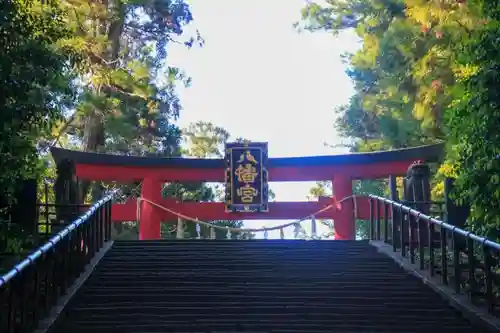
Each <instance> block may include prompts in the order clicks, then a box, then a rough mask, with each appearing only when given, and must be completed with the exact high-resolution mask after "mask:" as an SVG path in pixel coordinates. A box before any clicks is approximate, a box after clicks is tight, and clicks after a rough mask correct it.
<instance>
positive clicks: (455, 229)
mask: <svg viewBox="0 0 500 333" xmlns="http://www.w3.org/2000/svg"><path fill="white" fill-rule="evenodd" d="M369 197H370V198H373V199H376V200H379V201H382V202H384V203H387V204H390V205H392V206H395V207H397V208H398V209H400V210H402V211H404V212H406V213H408V214H410V215H412V216H414V217H415V218H417V219H424V220H426V221H429V222H431V223H433V224H435V225H438V226H440V227H441V228H445V229H447V230H450V231H451V232H453V233H457V234H459V235H461V236H464V237H466V238H470V239H472V240H474V241H476V242H479V243H482V244H483V245H487V246H489V247H492V248H494V249H495V250H498V251H500V244H499V243H496V242H494V241H491V240H489V239H487V238H485V237H481V236H478V235H476V234H474V233H472V232H470V231H466V230H463V229H460V228H458V227H456V226H454V225H451V224H449V223H446V222H444V221H440V220H438V219H436V218H434V217H431V216H429V215H426V214H423V213H421V212H419V211H418V210H416V209H414V208H410V207H408V206H405V205H403V204H402V203H399V202H396V201H394V200H391V199H387V198H384V197H379V196H377V195H372V194H370V195H369Z"/></svg>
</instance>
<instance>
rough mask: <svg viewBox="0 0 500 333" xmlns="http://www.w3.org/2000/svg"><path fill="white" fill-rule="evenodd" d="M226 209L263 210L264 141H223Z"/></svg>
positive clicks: (265, 184)
mask: <svg viewBox="0 0 500 333" xmlns="http://www.w3.org/2000/svg"><path fill="white" fill-rule="evenodd" d="M225 160H226V211H227V212H267V211H268V210H269V209H268V189H269V188H268V182H267V175H268V171H267V143H262V142H242V143H239V142H238V143H227V144H226V156H225Z"/></svg>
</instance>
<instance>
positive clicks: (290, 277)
mask: <svg viewBox="0 0 500 333" xmlns="http://www.w3.org/2000/svg"><path fill="white" fill-rule="evenodd" d="M51 331H52V332H53V333H84V332H85V333H114V332H116V333H153V332H192V333H194V332H199V333H201V332H254V333H257V332H280V333H298V332H303V333H326V332H339V333H340V332H345V333H348V332H353V333H354V332H356V333H361V332H366V333H368V332H370V333H374V332H387V333H388V332H399V333H404V332H407V333H410V332H415V333H416V332H431V331H432V332H440V333H445V332H450V333H460V332H475V333H479V332H483V331H482V330H481V329H480V328H478V327H474V326H473V325H472V324H471V323H469V322H468V321H467V320H466V319H464V318H462V317H461V316H460V315H459V314H458V313H457V312H456V311H455V310H454V309H453V308H451V307H449V306H448V305H447V303H446V302H445V301H443V300H442V298H440V296H438V294H436V293H435V292H433V291H432V290H431V289H430V288H429V287H427V286H426V285H424V284H423V283H422V282H421V281H420V280H418V279H417V278H416V277H413V276H411V275H409V274H408V273H406V272H405V271H404V270H403V269H402V268H400V267H399V266H398V265H397V264H396V263H395V262H394V261H393V260H392V259H390V258H389V257H387V256H386V255H384V254H381V253H379V252H378V251H377V250H376V248H375V247H373V246H371V245H370V244H368V243H367V242H359V241H357V242H355V241H283V240H276V241H272V240H266V241H263V240H262V241H260V240H254V241H228V240H221V241H214V240H206V241H205V240H178V241H141V242H139V241H121V242H115V243H114V245H113V246H112V248H111V249H110V250H109V251H108V252H107V253H106V254H105V256H104V257H103V258H102V259H101V261H100V262H99V264H98V265H97V266H96V268H95V270H94V272H93V273H92V274H91V275H90V277H89V278H88V279H87V281H86V282H85V283H84V284H83V286H82V287H81V288H80V289H79V290H78V291H77V292H76V294H75V295H74V297H73V298H72V299H71V300H70V301H69V302H68V304H67V306H66V307H65V309H64V311H63V312H62V314H61V315H60V316H59V317H58V319H57V320H56V322H55V324H54V325H53V327H52V329H51Z"/></svg>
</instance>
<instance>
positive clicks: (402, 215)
mask: <svg viewBox="0 0 500 333" xmlns="http://www.w3.org/2000/svg"><path fill="white" fill-rule="evenodd" d="M405 218H406V212H405V211H404V210H403V207H402V206H401V207H400V209H399V227H400V231H399V238H400V239H399V241H400V242H401V245H400V248H401V255H402V256H403V257H406V244H405V238H406V237H405V225H406V223H405Z"/></svg>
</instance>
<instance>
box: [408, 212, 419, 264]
mask: <svg viewBox="0 0 500 333" xmlns="http://www.w3.org/2000/svg"><path fill="white" fill-rule="evenodd" d="M416 223H417V221H416V218H415V216H413V214H412V211H411V210H410V211H409V212H408V228H409V236H408V242H409V244H408V245H409V252H410V263H412V264H414V263H415V239H416V237H415V234H416V233H415V232H416V226H415V224H416Z"/></svg>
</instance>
